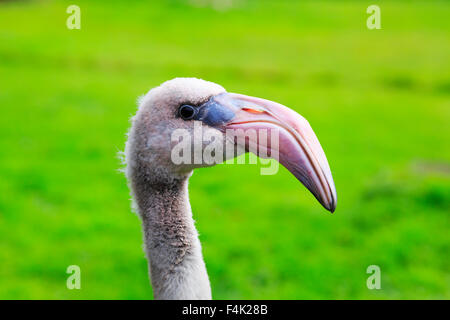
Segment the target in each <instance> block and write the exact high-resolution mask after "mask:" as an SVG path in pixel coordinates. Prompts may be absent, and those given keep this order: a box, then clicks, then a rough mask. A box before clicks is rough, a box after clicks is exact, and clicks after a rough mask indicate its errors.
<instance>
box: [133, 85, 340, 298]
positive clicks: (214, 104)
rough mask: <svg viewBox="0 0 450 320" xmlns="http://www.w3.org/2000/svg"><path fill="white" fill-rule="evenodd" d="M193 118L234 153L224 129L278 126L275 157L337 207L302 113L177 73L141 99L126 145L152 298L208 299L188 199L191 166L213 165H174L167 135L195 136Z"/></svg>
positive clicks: (323, 200)
mask: <svg viewBox="0 0 450 320" xmlns="http://www.w3.org/2000/svg"><path fill="white" fill-rule="evenodd" d="M185 105H187V106H191V107H190V108H191V109H192V110H193V114H192V117H189V118H188V117H187V116H185V115H183V114H182V113H180V108H181V107H182V106H185ZM188 111H189V110H188ZM196 121H198V122H201V123H202V124H203V126H204V127H206V128H208V129H210V130H214V131H215V132H217V133H220V135H218V136H220V137H221V138H222V140H221V141H216V143H222V144H223V145H225V146H229V145H230V144H231V145H233V146H232V147H234V148H235V149H236V150H237V149H239V148H238V147H240V149H241V150H244V149H245V146H244V145H238V144H239V142H236V141H235V140H230V139H228V138H227V137H226V136H225V135H223V134H222V133H223V132H225V130H226V129H236V128H245V127H246V126H247V127H248V126H251V127H252V128H254V129H256V130H261V129H262V128H269V127H270V128H271V129H273V127H276V128H277V130H279V131H280V146H279V150H277V151H279V154H280V156H279V158H277V160H279V161H280V163H282V164H283V165H284V166H286V167H287V168H288V169H289V170H290V171H291V172H292V173H293V174H294V175H295V176H296V177H297V178H298V179H299V180H300V181H301V182H302V183H303V184H305V186H306V187H307V188H308V189H309V190H310V191H311V192H312V193H313V194H314V195H315V197H316V198H317V199H318V200H319V201H320V202H321V203H322V205H323V206H324V207H326V208H327V209H328V210H330V211H334V209H335V206H336V191H335V188H334V183H333V180H332V178H331V172H330V170H329V166H328V162H327V160H326V158H325V155H324V153H323V151H322V148H321V147H320V144H319V142H318V140H317V138H316V137H315V135H314V133H313V132H312V130H311V128H310V127H309V124H308V123H307V122H306V120H304V118H302V117H301V116H300V115H298V114H297V113H295V112H293V111H291V110H290V109H288V108H286V107H284V106H282V105H279V104H276V103H274V102H271V101H268V100H263V99H257V98H252V97H247V96H243V95H237V94H229V93H226V91H225V89H224V88H222V87H221V86H219V85H217V84H214V83H212V82H208V81H204V80H200V79H195V78H177V79H173V80H170V81H167V82H165V83H163V84H162V85H161V86H159V87H156V88H154V89H152V90H150V91H149V92H148V93H147V94H146V95H145V96H144V97H142V98H141V99H140V105H139V109H138V111H137V113H136V115H135V116H134V117H133V118H132V126H131V129H130V132H129V136H128V141H127V143H126V147H125V157H126V169H125V172H126V176H127V179H128V182H129V186H130V189H131V195H132V198H133V202H134V207H135V208H136V211H137V213H138V214H139V216H140V218H141V220H142V226H143V231H144V242H145V250H146V253H147V258H148V260H149V270H150V277H151V282H152V287H153V291H154V297H155V298H156V299H211V288H210V284H209V279H208V275H207V272H206V267H205V263H204V261H203V257H202V252H201V245H200V241H199V239H198V235H197V231H196V229H195V226H194V220H193V219H192V212H191V207H190V204H189V196H188V179H189V177H190V176H191V174H192V171H193V169H195V168H199V167H205V166H209V165H211V164H206V163H201V164H175V163H174V162H173V161H172V159H171V149H172V142H171V136H172V133H173V132H174V130H176V129H184V130H186V131H187V132H189V133H190V134H192V133H193V130H194V123H195V122H196ZM269 124H270V125H269ZM202 146H203V148H204V147H205V144H204V142H202ZM264 147H266V148H270V146H267V145H265V146H264ZM223 150H226V147H224V148H223ZM244 151H245V150H244ZM226 156H227V157H228V154H227V155H226ZM226 156H225V155H224V156H223V159H225V158H226Z"/></svg>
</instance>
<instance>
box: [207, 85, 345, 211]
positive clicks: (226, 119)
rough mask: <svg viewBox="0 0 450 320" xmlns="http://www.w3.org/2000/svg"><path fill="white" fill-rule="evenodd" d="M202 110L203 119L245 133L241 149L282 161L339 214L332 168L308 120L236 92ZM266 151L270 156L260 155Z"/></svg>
mask: <svg viewBox="0 0 450 320" xmlns="http://www.w3.org/2000/svg"><path fill="white" fill-rule="evenodd" d="M202 109H203V110H202V111H201V114H200V115H199V120H202V121H204V122H205V123H206V124H208V125H211V126H214V127H216V128H219V129H221V130H223V131H229V130H230V129H234V130H233V131H235V132H240V133H239V134H241V135H242V134H244V135H245V138H244V139H245V140H242V139H239V137H238V139H237V141H238V142H237V143H238V144H239V141H241V142H240V143H241V144H242V142H243V141H245V142H244V143H245V146H244V145H241V146H242V147H245V148H246V149H247V151H251V152H253V153H255V154H257V155H259V156H262V157H269V158H274V159H275V160H277V161H279V162H280V163H281V164H282V165H283V166H284V167H286V169H288V170H289V171H290V172H291V173H292V174H293V175H294V176H295V177H296V178H297V179H298V180H299V181H300V182H301V183H303V184H304V185H305V186H306V188H308V190H309V191H311V193H312V194H313V195H314V196H315V197H316V199H317V200H318V201H319V202H320V203H321V204H322V205H323V206H324V207H325V208H326V209H327V210H329V211H331V212H334V211H335V209H336V203H337V196H336V188H335V186H334V182H333V177H332V175H331V170H330V166H329V165H328V161H327V158H326V156H325V153H324V151H323V149H322V147H321V145H320V143H319V140H318V139H317V137H316V135H315V134H314V131H313V130H312V128H311V126H310V125H309V123H308V121H307V120H306V119H305V118H303V117H302V116H301V115H299V114H298V113H296V112H295V111H293V110H291V109H289V108H287V107H285V106H283V105H281V104H279V103H276V102H273V101H269V100H265V99H260V98H255V97H249V96H245V95H241V94H236V93H223V94H220V95H217V96H215V97H213V98H211V100H210V101H208V102H207V103H206V104H205V105H204V108H202ZM236 129H240V130H236ZM249 130H253V131H256V132H257V133H259V132H260V131H261V130H265V131H266V132H269V136H271V135H274V134H276V135H275V136H277V137H278V141H276V143H273V142H268V141H267V140H265V139H261V138H260V139H257V140H255V139H254V138H252V137H251V136H249V135H246V132H248V131H249ZM239 134H238V135H239ZM258 136H259V135H258ZM259 137H260V136H259ZM268 140H271V139H268ZM271 141H272V140H271ZM252 146H253V147H252ZM255 146H256V147H257V148H255ZM255 150H258V151H257V152H255ZM262 150H264V152H263V153H264V155H266V156H264V155H261V154H260V152H261V151H262ZM269 154H270V155H269Z"/></svg>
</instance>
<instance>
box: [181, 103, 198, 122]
mask: <svg viewBox="0 0 450 320" xmlns="http://www.w3.org/2000/svg"><path fill="white" fill-rule="evenodd" d="M196 113H197V109H195V108H194V107H193V106H190V105H188V104H184V105H182V106H181V107H180V108H179V109H178V114H179V115H180V117H181V118H183V120H191V119H192V118H194V116H195V114H196Z"/></svg>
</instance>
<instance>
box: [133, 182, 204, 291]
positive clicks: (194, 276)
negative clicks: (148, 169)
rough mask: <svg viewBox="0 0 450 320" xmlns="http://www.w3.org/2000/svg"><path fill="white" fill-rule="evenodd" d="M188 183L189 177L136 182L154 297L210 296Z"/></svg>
mask: <svg viewBox="0 0 450 320" xmlns="http://www.w3.org/2000/svg"><path fill="white" fill-rule="evenodd" d="M187 186H188V177H184V178H177V179H172V180H170V181H164V182H160V181H159V182H155V181H153V180H152V179H140V180H138V181H136V180H135V183H134V184H133V189H134V196H135V199H136V203H137V206H138V211H139V214H140V216H141V219H142V225H143V230H144V241H145V249H146V252H147V258H148V261H149V269H150V277H151V282H152V286H153V293H154V297H155V299H211V287H210V284H209V279H208V274H207V272H206V267H205V263H204V261H203V257H202V252H201V245H200V241H199V239H198V234H197V230H196V229H195V226H194V220H193V219H192V212H191V207H190V204H189V196H188V188H187Z"/></svg>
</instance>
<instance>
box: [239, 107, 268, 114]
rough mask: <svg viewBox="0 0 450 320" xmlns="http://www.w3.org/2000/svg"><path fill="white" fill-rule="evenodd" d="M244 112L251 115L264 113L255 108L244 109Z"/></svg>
mask: <svg viewBox="0 0 450 320" xmlns="http://www.w3.org/2000/svg"><path fill="white" fill-rule="evenodd" d="M242 110H243V111H246V112H249V113H264V112H265V111H264V110H261V109H255V108H248V107H244V108H242Z"/></svg>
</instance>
